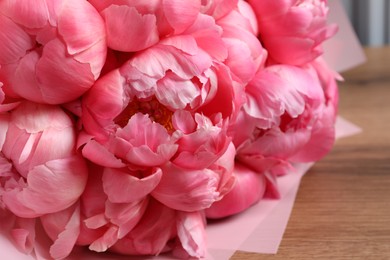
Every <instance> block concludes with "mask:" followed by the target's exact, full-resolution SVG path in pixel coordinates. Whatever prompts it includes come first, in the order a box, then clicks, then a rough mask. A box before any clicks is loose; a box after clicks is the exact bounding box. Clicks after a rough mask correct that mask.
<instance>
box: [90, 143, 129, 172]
mask: <svg viewBox="0 0 390 260" xmlns="http://www.w3.org/2000/svg"><path fill="white" fill-rule="evenodd" d="M82 153H83V156H84V157H85V158H88V159H89V160H91V161H92V162H94V163H96V164H98V165H101V166H104V167H113V168H121V167H124V166H125V164H124V163H123V162H122V161H121V160H120V159H118V158H116V157H115V155H114V154H112V153H111V152H110V151H108V150H107V148H106V147H104V146H103V145H101V144H100V143H98V142H96V141H95V140H90V141H89V142H88V143H86V144H85V145H84V147H83V150H82Z"/></svg>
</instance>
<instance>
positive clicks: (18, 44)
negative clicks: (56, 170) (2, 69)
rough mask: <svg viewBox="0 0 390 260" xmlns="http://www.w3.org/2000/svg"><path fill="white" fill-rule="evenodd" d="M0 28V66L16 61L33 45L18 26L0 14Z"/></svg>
mask: <svg viewBox="0 0 390 260" xmlns="http://www.w3.org/2000/svg"><path fill="white" fill-rule="evenodd" d="M0 28H1V31H0V49H1V52H0V64H9V63H13V62H16V61H18V60H19V59H20V58H21V57H23V56H24V55H25V54H26V52H27V51H28V50H30V49H31V48H32V47H33V46H34V45H35V42H34V41H33V40H32V39H31V38H30V36H29V35H28V34H27V33H26V32H25V31H24V30H23V29H22V28H21V27H20V26H18V25H17V24H15V23H14V22H13V21H12V20H11V19H10V18H8V17H6V16H5V15H3V14H0Z"/></svg>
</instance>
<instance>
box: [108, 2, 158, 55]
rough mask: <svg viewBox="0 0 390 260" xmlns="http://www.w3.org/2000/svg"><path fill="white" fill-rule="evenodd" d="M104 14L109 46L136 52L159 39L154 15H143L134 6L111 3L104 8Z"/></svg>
mask: <svg viewBox="0 0 390 260" xmlns="http://www.w3.org/2000/svg"><path fill="white" fill-rule="evenodd" d="M102 16H103V18H104V20H105V23H106V31H107V41H108V47H110V48H112V49H114V50H118V51H123V52H136V51H140V50H143V49H146V48H148V47H150V46H152V45H154V44H156V43H157V42H158V40H159V32H158V30H157V25H156V17H155V16H154V15H151V14H146V15H141V14H140V13H139V12H138V11H137V9H136V8H134V7H129V6H125V5H121V6H119V5H111V6H109V7H108V8H106V9H104V10H103V12H102Z"/></svg>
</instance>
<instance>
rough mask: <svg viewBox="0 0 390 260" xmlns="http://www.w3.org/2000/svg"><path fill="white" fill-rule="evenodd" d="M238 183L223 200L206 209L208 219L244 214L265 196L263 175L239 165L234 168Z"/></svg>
mask: <svg viewBox="0 0 390 260" xmlns="http://www.w3.org/2000/svg"><path fill="white" fill-rule="evenodd" d="M234 174H235V177H236V182H235V184H234V186H233V189H232V190H231V191H230V192H229V193H227V194H226V195H225V196H224V197H223V198H222V200H220V201H217V202H215V203H214V204H213V205H211V207H210V208H208V209H206V216H207V217H208V218H223V217H227V216H231V215H234V214H237V213H239V212H242V211H243V210H245V209H247V208H249V207H250V206H252V205H253V204H254V203H256V202H257V201H259V199H261V198H262V197H263V195H264V192H265V189H266V181H265V178H264V176H263V175H262V174H258V173H257V172H254V171H252V170H251V169H249V168H247V167H245V166H243V165H240V164H239V163H237V164H236V165H235V168H234Z"/></svg>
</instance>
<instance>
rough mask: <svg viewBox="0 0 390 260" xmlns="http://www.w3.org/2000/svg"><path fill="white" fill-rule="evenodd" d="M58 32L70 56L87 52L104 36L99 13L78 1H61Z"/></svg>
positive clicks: (84, 2) (90, 6)
mask: <svg viewBox="0 0 390 260" xmlns="http://www.w3.org/2000/svg"><path fill="white" fill-rule="evenodd" d="M80 24H82V26H80ZM58 32H59V34H60V35H61V37H62V39H63V40H64V41H65V43H66V46H67V52H68V53H69V54H70V55H73V54H76V53H80V52H83V51H85V50H87V49H88V48H90V47H91V46H93V45H94V44H96V42H99V41H101V40H102V39H104V38H105V36H106V35H105V27H104V22H103V19H102V18H101V16H100V15H99V13H98V12H97V11H96V10H95V8H93V6H92V5H91V4H90V3H88V1H78V0H67V1H62V6H61V12H60V13H59V14H58ZM101 48H104V46H101Z"/></svg>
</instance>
